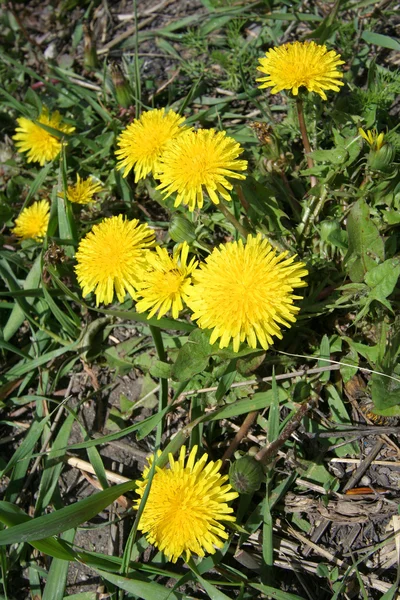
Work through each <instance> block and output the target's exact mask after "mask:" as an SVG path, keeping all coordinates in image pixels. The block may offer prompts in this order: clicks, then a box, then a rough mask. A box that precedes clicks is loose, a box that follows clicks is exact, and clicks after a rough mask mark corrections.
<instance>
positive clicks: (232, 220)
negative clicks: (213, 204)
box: [217, 202, 250, 238]
mask: <svg viewBox="0 0 400 600" xmlns="http://www.w3.org/2000/svg"><path fill="white" fill-rule="evenodd" d="M217 206H218V208H219V210H220V211H221V212H222V214H223V215H224V217H225V218H226V219H227V220H228V221H229V222H230V223H232V225H233V226H234V227H235V229H236V231H238V233H240V235H241V236H243V237H244V238H247V236H248V235H249V234H250V231H247V229H246V228H245V227H243V225H242V224H241V223H239V221H238V220H237V219H236V217H235V215H233V214H232V213H231V211H230V210H228V209H227V208H226V206H225V204H224V203H223V202H220V203H219V204H217Z"/></svg>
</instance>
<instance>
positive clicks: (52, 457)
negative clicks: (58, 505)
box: [35, 413, 75, 516]
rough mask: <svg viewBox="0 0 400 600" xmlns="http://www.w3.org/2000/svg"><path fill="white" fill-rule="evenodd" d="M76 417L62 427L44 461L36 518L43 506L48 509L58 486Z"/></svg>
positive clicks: (70, 418)
mask: <svg viewBox="0 0 400 600" xmlns="http://www.w3.org/2000/svg"><path fill="white" fill-rule="evenodd" d="M74 419H75V415H74V414H73V413H70V414H69V415H68V416H67V418H66V419H65V421H64V423H63V424H62V426H61V427H60V430H59V432H58V434H57V437H56V439H55V440H54V443H53V446H52V448H51V450H50V452H49V453H48V454H47V455H46V457H45V459H44V469H43V473H42V476H41V479H40V484H39V494H38V498H37V500H36V506H35V516H36V515H40V514H41V512H42V508H43V506H45V507H47V506H48V505H49V504H50V502H51V498H52V496H53V493H54V489H55V487H56V485H57V484H58V478H59V477H60V474H61V471H62V468H63V466H64V463H63V462H62V458H63V457H64V456H65V452H66V450H67V443H68V439H69V436H70V433H71V429H72V425H73V423H74Z"/></svg>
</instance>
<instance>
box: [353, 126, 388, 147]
mask: <svg viewBox="0 0 400 600" xmlns="http://www.w3.org/2000/svg"><path fill="white" fill-rule="evenodd" d="M358 133H359V134H360V135H361V137H362V138H364V140H365V141H367V142H368V144H369V145H370V146H371V148H372V149H373V150H377V151H378V150H380V149H381V148H382V146H383V145H384V143H385V142H384V137H385V136H384V134H383V133H380V134H379V135H378V132H377V131H376V129H368V131H367V132H365V131H364V129H362V127H360V128H359V129H358Z"/></svg>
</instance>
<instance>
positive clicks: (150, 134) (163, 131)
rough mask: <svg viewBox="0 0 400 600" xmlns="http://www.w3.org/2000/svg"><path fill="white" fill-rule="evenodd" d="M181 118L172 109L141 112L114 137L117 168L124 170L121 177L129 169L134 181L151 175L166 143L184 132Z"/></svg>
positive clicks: (182, 118) (185, 128) (125, 174)
mask: <svg viewBox="0 0 400 600" xmlns="http://www.w3.org/2000/svg"><path fill="white" fill-rule="evenodd" d="M184 121H185V118H184V117H181V116H180V115H178V114H176V113H175V112H174V111H173V110H170V111H168V112H165V108H159V109H154V110H149V111H147V112H144V113H143V114H142V115H141V117H140V119H135V120H134V121H133V123H131V124H130V125H128V127H127V128H126V129H125V130H124V131H123V132H122V133H121V135H120V136H119V138H118V146H119V150H117V151H116V152H115V154H116V156H117V158H118V161H119V162H118V164H117V169H124V174H123V177H126V176H127V175H128V173H129V172H130V171H131V169H133V168H134V169H135V181H139V179H143V178H144V177H146V176H147V175H149V173H153V174H154V173H155V172H156V170H157V169H158V164H159V160H160V157H161V154H162V153H163V151H164V150H165V147H166V145H167V144H168V142H170V141H171V140H175V139H176V138H177V137H178V136H180V135H181V134H182V133H183V132H184V131H188V128H187V127H185V126H182V124H183V122H184Z"/></svg>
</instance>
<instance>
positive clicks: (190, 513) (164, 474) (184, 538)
mask: <svg viewBox="0 0 400 600" xmlns="http://www.w3.org/2000/svg"><path fill="white" fill-rule="evenodd" d="M196 453H197V446H194V447H193V449H192V451H191V452H190V454H189V456H188V459H187V461H186V466H185V454H186V448H185V447H182V448H181V451H180V454H179V459H178V460H177V461H175V460H174V458H173V456H172V454H169V465H170V467H169V468H167V467H165V468H162V469H161V468H159V467H156V469H155V473H154V476H153V479H152V482H151V488H150V493H149V496H148V498H147V502H146V505H145V507H144V510H143V513H142V516H141V518H140V521H139V529H140V531H142V532H143V533H144V534H145V535H146V538H147V540H148V541H149V542H150V543H151V544H153V545H154V546H157V548H158V549H159V550H161V552H163V553H164V554H165V555H166V557H167V558H168V560H171V561H172V562H176V561H177V560H178V558H179V557H180V556H181V555H182V554H183V555H184V558H185V560H189V558H190V557H191V555H192V553H194V554H197V555H198V556H205V553H206V552H207V553H208V554H214V553H215V549H216V548H222V547H223V545H224V541H225V540H226V539H227V538H228V534H227V533H226V531H225V527H224V525H223V524H222V523H221V521H235V517H234V516H233V515H232V512H233V509H232V508H230V507H229V506H228V502H230V501H231V500H233V499H234V498H237V496H238V494H237V493H236V492H234V491H231V490H232V487H231V485H230V484H229V483H228V484H226V481H227V480H228V479H229V477H228V475H223V476H222V475H220V473H219V471H220V468H221V466H222V461H220V460H218V461H216V462H209V463H207V455H206V454H204V455H203V456H202V457H201V458H200V460H198V461H195V457H196ZM153 460H154V456H153V457H151V458H150V459H149V466H148V467H146V468H145V469H144V471H143V477H142V480H139V481H137V482H136V484H137V485H138V487H137V488H136V492H137V493H138V495H139V496H140V499H139V500H137V501H136V508H138V507H139V505H140V501H141V499H142V497H143V494H144V492H145V489H146V486H147V483H148V475H149V471H150V467H151V464H152V462H153ZM206 463H207V464H206Z"/></svg>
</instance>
